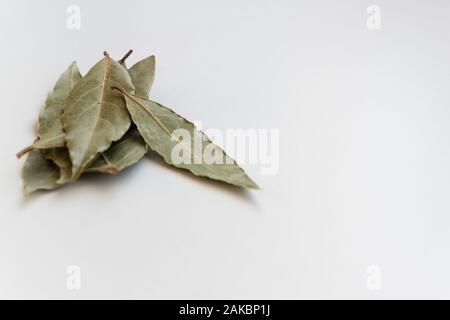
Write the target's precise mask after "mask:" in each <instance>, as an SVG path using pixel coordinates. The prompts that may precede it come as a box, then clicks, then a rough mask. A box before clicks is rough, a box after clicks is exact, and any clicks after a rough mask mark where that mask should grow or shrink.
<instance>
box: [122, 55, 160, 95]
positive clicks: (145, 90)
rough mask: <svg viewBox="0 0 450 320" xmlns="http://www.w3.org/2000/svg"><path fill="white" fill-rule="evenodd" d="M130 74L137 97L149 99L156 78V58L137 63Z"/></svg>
mask: <svg viewBox="0 0 450 320" xmlns="http://www.w3.org/2000/svg"><path fill="white" fill-rule="evenodd" d="M128 72H129V73H130V77H131V80H132V82H133V85H134V87H135V95H137V96H140V97H144V98H147V97H148V95H149V93H150V89H151V87H152V84H153V80H154V78H155V56H153V55H152V56H149V57H147V58H145V59H143V60H141V61H139V62H137V63H136V64H135V65H133V66H132V67H131V68H130V69H129V70H128Z"/></svg>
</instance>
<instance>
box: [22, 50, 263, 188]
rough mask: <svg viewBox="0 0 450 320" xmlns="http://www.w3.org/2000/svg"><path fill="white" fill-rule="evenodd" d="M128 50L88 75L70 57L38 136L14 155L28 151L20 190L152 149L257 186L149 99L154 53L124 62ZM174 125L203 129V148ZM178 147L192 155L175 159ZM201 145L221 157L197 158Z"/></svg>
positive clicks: (104, 168)
mask: <svg viewBox="0 0 450 320" xmlns="http://www.w3.org/2000/svg"><path fill="white" fill-rule="evenodd" d="M131 52H132V50H130V51H129V52H128V53H127V54H126V55H125V56H124V57H123V58H122V59H120V60H118V61H115V60H114V59H112V58H110V56H109V54H108V53H107V52H104V57H103V59H101V60H100V61H99V62H97V63H96V64H95V65H94V66H93V67H92V68H91V69H90V70H89V71H88V72H87V73H86V75H85V76H82V75H81V74H80V72H79V70H78V68H77V65H76V63H75V62H73V63H72V64H71V65H70V66H69V67H68V68H67V70H65V71H64V72H63V73H62V74H61V76H60V77H59V79H58V80H57V81H56V84H55V87H54V89H53V91H52V92H50V93H49V94H48V96H47V99H46V101H45V104H44V106H43V107H42V109H41V111H40V114H39V121H38V130H37V131H38V132H37V138H36V139H35V141H34V143H33V144H32V145H30V146H28V147H26V148H25V149H23V150H22V151H20V152H19V153H18V154H17V157H19V158H20V157H21V156H22V155H24V154H27V153H28V155H27V159H26V161H25V164H24V167H23V170H22V179H23V184H24V190H25V192H26V193H31V192H34V191H36V190H44V189H45V190H49V189H55V188H57V187H59V186H62V185H64V184H66V183H70V182H74V181H76V180H77V179H78V178H79V177H80V176H81V175H82V174H83V173H87V172H100V173H107V174H115V173H117V172H119V171H121V170H123V169H125V168H127V167H129V166H131V165H133V164H135V163H137V162H138V161H139V160H140V159H142V158H143V157H144V155H145V154H146V153H147V151H148V149H149V148H150V149H151V150H153V151H154V152H156V153H157V154H159V155H160V156H162V157H163V159H164V160H165V162H167V163H168V164H170V165H173V166H175V167H178V168H181V169H185V170H188V171H190V172H191V173H193V174H194V175H196V176H203V177H207V178H210V179H213V180H219V181H223V182H226V183H229V184H232V185H234V186H238V187H245V188H258V187H257V185H256V184H255V183H254V182H253V181H252V180H251V179H250V178H249V177H248V176H247V175H246V174H245V172H244V171H243V170H242V169H241V168H240V167H239V166H238V165H237V163H236V162H235V161H234V160H232V159H231V158H230V157H229V156H228V155H226V154H225V152H224V151H223V150H222V149H221V148H220V147H218V146H217V145H215V144H213V143H212V142H211V141H210V140H209V139H208V137H207V136H206V135H205V134H204V133H203V132H201V131H198V130H197V129H196V128H195V126H194V125H193V124H192V123H191V122H189V121H188V120H186V119H185V118H183V117H181V116H180V115H178V114H177V113H175V112H174V111H172V110H171V109H168V108H166V107H164V106H162V105H161V104H159V103H157V102H155V101H153V100H151V99H149V92H150V88H151V86H152V83H153V79H154V74H155V57H154V56H149V57H147V58H145V59H143V60H142V61H139V62H138V63H136V64H135V65H133V66H132V67H131V68H127V66H126V65H125V60H126V59H127V57H128V56H129V55H130V54H131ZM179 129H182V130H185V131H186V132H187V133H188V134H189V135H188V136H190V137H192V139H194V137H195V136H196V135H197V136H198V135H200V137H201V141H202V144H201V148H200V149H199V148H193V147H192V146H194V142H193V141H184V139H180V137H179V136H175V135H174V134H173V133H174V131H176V130H179ZM186 142H189V143H186ZM180 146H181V147H182V148H181V149H182V151H183V152H185V153H188V158H189V159H188V160H192V161H184V162H183V161H182V162H179V161H173V150H174V148H178V147H180ZM206 149H208V150H209V154H212V156H213V158H215V159H218V158H222V159H223V161H221V162H219V161H216V162H214V161H213V162H211V161H202V162H198V161H194V159H195V158H196V157H197V156H200V158H202V157H203V156H204V152H205V151H207V150H206ZM196 153H201V155H199V154H196Z"/></svg>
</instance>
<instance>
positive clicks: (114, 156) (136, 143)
mask: <svg viewBox="0 0 450 320" xmlns="http://www.w3.org/2000/svg"><path fill="white" fill-rule="evenodd" d="M119 63H120V64H121V65H122V66H123V67H124V68H125V69H127V67H126V65H125V63H121V62H120V61H119ZM127 70H128V73H129V74H130V77H131V82H132V83H133V85H134V88H135V94H136V95H138V96H142V97H148V94H149V92H150V89H151V87H152V84H153V79H154V77H155V56H150V57H147V58H145V59H143V60H141V61H139V62H137V63H136V64H134V65H133V66H132V67H131V68H130V69H127ZM146 152H147V144H146V143H145V141H144V140H143V139H142V137H141V136H140V134H139V131H138V130H137V128H136V127H135V126H133V128H130V129H129V130H128V133H127V134H125V136H123V137H122V138H121V139H120V140H119V141H117V142H116V143H114V144H113V145H112V146H111V147H110V148H109V149H108V150H106V151H105V152H104V153H102V154H101V155H100V156H99V157H98V158H97V159H96V160H95V161H94V162H93V163H92V164H91V166H90V167H89V168H88V169H86V170H85V172H104V173H111V174H114V173H117V172H119V171H121V170H123V169H125V168H127V167H129V166H131V165H133V164H135V163H136V162H138V161H139V160H140V159H141V158H142V157H143V156H144V155H145V153H146Z"/></svg>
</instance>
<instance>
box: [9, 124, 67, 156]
mask: <svg viewBox="0 0 450 320" xmlns="http://www.w3.org/2000/svg"><path fill="white" fill-rule="evenodd" d="M64 136H65V134H64V132H63V131H62V125H61V121H55V122H54V123H53V126H52V127H51V128H50V129H48V131H47V132H46V133H45V134H44V135H43V136H42V137H41V138H39V139H38V140H36V142H34V143H33V144H32V145H30V146H28V147H26V148H24V149H22V150H21V151H19V152H18V153H17V158H20V157H22V156H23V155H24V154H26V153H27V152H29V151H31V150H33V149H50V148H59V147H64V146H65V141H64Z"/></svg>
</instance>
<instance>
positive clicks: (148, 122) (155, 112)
mask: <svg viewBox="0 0 450 320" xmlns="http://www.w3.org/2000/svg"><path fill="white" fill-rule="evenodd" d="M116 89H118V90H120V91H121V92H122V93H123V95H124V96H125V99H126V102H127V108H128V111H129V112H130V114H131V118H132V119H133V122H134V123H135V124H136V126H137V128H138V130H139V132H140V133H141V135H142V137H143V138H144V140H145V142H146V143H147V144H148V145H149V147H150V148H151V149H152V150H154V151H156V152H157V153H159V154H160V155H161V156H162V157H163V158H164V160H165V161H166V162H167V163H169V164H171V165H174V166H176V167H178V168H182V169H187V170H189V171H191V172H192V173H193V174H194V175H197V176H204V177H208V178H210V179H214V180H220V181H224V182H227V183H230V184H232V185H235V186H239V187H246V188H258V186H257V185H256V184H255V183H254V182H253V181H252V180H251V179H250V178H249V177H248V176H247V175H246V174H245V172H244V171H243V170H242V169H241V168H240V167H239V166H238V165H237V163H236V162H235V161H234V160H233V159H231V158H230V157H228V155H226V153H225V152H224V151H223V150H222V149H221V148H220V147H218V146H217V145H214V144H213V143H212V142H211V141H210V140H209V138H208V137H207V136H206V135H205V134H204V133H203V132H201V131H198V130H196V128H195V126H194V125H193V124H192V123H191V122H189V121H188V120H186V119H184V118H183V117H181V116H180V115H178V114H176V113H175V112H173V111H172V110H170V109H168V108H166V107H164V106H162V105H160V104H158V103H156V102H154V101H150V100H147V99H144V98H141V97H138V96H135V95H133V94H130V93H127V92H125V91H124V90H122V89H120V88H116ZM177 129H184V130H185V132H187V133H188V134H189V138H190V139H191V140H190V141H184V140H183V141H181V140H180V138H179V137H178V136H177V135H175V134H174V131H175V130H177ZM196 137H199V138H200V141H201V145H200V150H198V149H197V148H195V141H194V140H195V139H196ZM178 147H182V148H181V150H182V151H183V152H184V153H188V158H189V161H190V162H189V163H183V162H180V161H173V159H172V152H173V150H174V148H178ZM211 147H212V148H211ZM211 149H213V150H214V151H213V152H212V153H214V158H221V159H222V162H221V163H214V161H204V159H203V158H204V155H205V151H206V150H211ZM195 159H201V161H196V160H195Z"/></svg>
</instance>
